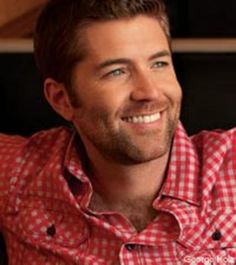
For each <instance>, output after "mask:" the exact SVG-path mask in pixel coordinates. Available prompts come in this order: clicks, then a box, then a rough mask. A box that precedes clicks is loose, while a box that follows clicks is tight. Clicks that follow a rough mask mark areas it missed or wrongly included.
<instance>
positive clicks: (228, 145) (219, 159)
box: [192, 128, 236, 207]
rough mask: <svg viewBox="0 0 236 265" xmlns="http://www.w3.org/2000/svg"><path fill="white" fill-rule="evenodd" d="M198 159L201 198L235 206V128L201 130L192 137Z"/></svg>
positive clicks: (225, 205) (219, 204)
mask: <svg viewBox="0 0 236 265" xmlns="http://www.w3.org/2000/svg"><path fill="white" fill-rule="evenodd" d="M192 141H193V143H194V144H195V146H196V149H197V152H198V155H199V161H200V165H201V166H200V174H201V176H200V186H201V191H203V193H202V200H205V201H208V199H210V200H214V204H215V205H217V207H236V129H235V128H233V129H231V130H228V131H223V130H216V131H203V132H201V133H199V134H198V135H195V136H193V137H192Z"/></svg>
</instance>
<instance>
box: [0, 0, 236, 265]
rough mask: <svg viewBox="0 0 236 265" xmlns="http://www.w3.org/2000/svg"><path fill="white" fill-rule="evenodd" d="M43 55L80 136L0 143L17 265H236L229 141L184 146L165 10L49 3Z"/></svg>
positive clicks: (6, 230)
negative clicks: (210, 263)
mask: <svg viewBox="0 0 236 265" xmlns="http://www.w3.org/2000/svg"><path fill="white" fill-rule="evenodd" d="M35 55H36V61H37V64H38V67H39V70H40V72H41V74H42V77H43V79H44V92H45V96H46V98H47V100H48V102H49V103H50V104H51V106H52V107H53V108H54V110H55V111H56V112H58V113H59V114H60V115H61V116H62V117H64V118H65V119H66V120H68V121H70V122H71V123H72V124H73V127H74V129H73V130H70V129H68V128H63V127H61V128H55V129H51V130H49V131H43V132H39V133H37V134H35V135H33V136H32V137H30V138H28V139H26V138H23V137H18V136H6V135H1V138H0V161H1V165H0V225H1V226H0V227H1V231H2V232H3V235H4V237H5V240H6V244H7V249H8V257H9V264H11V265H19V264H24V265H32V264H35V265H42V264H52V265H54V264H61V265H62V264H86V265H89V264H91V265H95V264H98V265H99V264H101V265H102V264H114V265H115V264H123V265H132V264H169V265H171V264H192V263H194V264H207V262H209V261H210V262H212V264H232V262H233V263H234V262H235V260H234V257H235V256H236V249H234V248H235V246H236V238H235V237H236V234H235V233H234V232H232V231H233V229H232V228H236V210H235V209H236V207H235V206H236V205H235V204H236V194H235V190H236V189H235V188H236V181H235V174H236V164H235V151H236V150H235V146H236V145H235V144H233V143H234V142H235V141H236V139H235V131H234V130H231V131H228V132H222V133H219V132H203V133H201V134H199V135H196V136H194V137H192V138H189V137H188V136H187V135H186V133H185V131H184V129H183V127H182V126H181V123H180V122H179V113H180V105H181V97H182V94H181V89H180V86H179V84H178V81H177V79H176V76H175V72H174V68H173V64H172V58H171V50H170V37H169V28H168V19H167V16H166V13H165V7H164V4H163V2H162V1H161V0H130V1H127V0H120V1H117V0H106V1H105V0H104V1H99V0H97V1H96V0H84V1H83V0H81V1H78V0H51V1H49V3H48V4H47V6H46V7H45V9H44V10H43V12H42V14H41V16H40V18H39V20H38V24H37V27H36V33H35ZM199 262H200V263H199ZM223 262H225V263H223Z"/></svg>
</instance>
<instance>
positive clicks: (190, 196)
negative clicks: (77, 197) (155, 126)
mask: <svg viewBox="0 0 236 265" xmlns="http://www.w3.org/2000/svg"><path fill="white" fill-rule="evenodd" d="M78 149H79V150H80V151H79V152H78ZM81 149H82V152H81ZM84 155H85V150H84V147H83V144H82V143H81V140H80V139H79V136H78V135H77V133H76V132H74V133H73V135H72V137H71V141H70V143H69V145H68V148H67V152H66V156H65V163H64V166H65V167H66V168H67V170H68V171H69V172H70V173H71V174H72V175H73V176H74V177H76V178H77V179H78V180H80V182H81V185H83V186H86V189H85V190H86V192H85V190H84V193H83V196H82V197H83V199H82V197H81V200H82V201H83V202H84V206H88V204H89V201H90V198H91V196H92V185H91V182H90V180H89V178H88V177H87V175H86V173H85V171H84V169H83V168H84V167H83V166H82V164H83V165H84V159H83V156H84ZM85 163H86V162H85ZM198 176H199V161H198V155H197V152H196V149H195V147H194V145H193V143H192V141H191V139H190V138H189V137H188V135H187V134H186V132H185V130H184V128H183V126H182V124H181V122H179V123H178V126H177V128H176V131H175V135H174V139H173V144H172V149H171V153H170V159H169V164H168V169H167V176H166V179H165V182H164V184H163V188H162V190H161V194H160V195H164V196H169V197H174V198H176V199H180V200H183V201H188V202H189V203H192V204H196V205H199V200H198ZM67 181H68V180H67Z"/></svg>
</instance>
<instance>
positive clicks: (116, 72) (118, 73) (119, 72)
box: [107, 69, 124, 76]
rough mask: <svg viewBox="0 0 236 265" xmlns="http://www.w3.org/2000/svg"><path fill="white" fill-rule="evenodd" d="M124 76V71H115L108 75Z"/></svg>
mask: <svg viewBox="0 0 236 265" xmlns="http://www.w3.org/2000/svg"><path fill="white" fill-rule="evenodd" d="M122 74H124V71H123V70H122V69H115V70H113V71H111V72H109V73H108V74H107V75H108V76H120V75H122Z"/></svg>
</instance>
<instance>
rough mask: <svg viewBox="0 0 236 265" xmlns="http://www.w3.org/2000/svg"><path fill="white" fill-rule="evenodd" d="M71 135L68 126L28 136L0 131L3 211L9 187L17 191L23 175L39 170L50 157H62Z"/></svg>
mask: <svg viewBox="0 0 236 265" xmlns="http://www.w3.org/2000/svg"><path fill="white" fill-rule="evenodd" d="M71 138H72V131H71V130H70V129H68V128H65V127H60V128H55V129H51V130H46V131H41V132H38V133H36V134H34V135H32V136H31V137H28V138H26V137H22V136H16V135H4V134H0V213H1V208H2V210H3V208H4V207H5V205H6V204H7V200H8V199H7V198H8V197H9V196H10V194H9V193H10V191H11V192H14V189H15V187H16V186H17V185H18V184H17V183H19V181H23V179H22V178H23V177H25V176H26V175H27V174H29V175H35V174H37V172H38V171H40V170H41V169H42V168H43V167H44V165H45V163H47V161H49V160H50V158H51V157H61V159H63V155H64V154H65V153H66V149H67V147H68V144H69V142H70V140H71ZM18 186H19V185H18ZM0 215H1V214H0Z"/></svg>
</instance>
